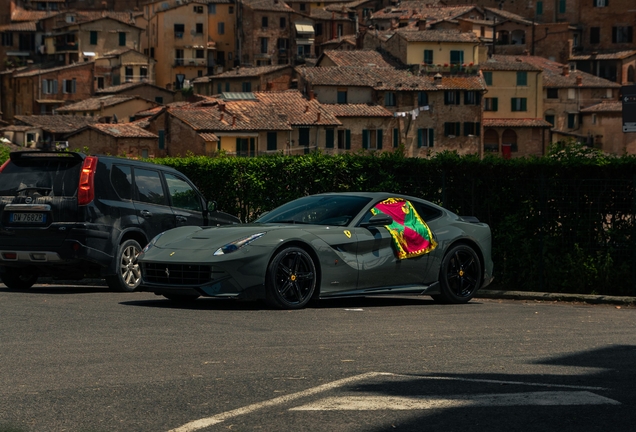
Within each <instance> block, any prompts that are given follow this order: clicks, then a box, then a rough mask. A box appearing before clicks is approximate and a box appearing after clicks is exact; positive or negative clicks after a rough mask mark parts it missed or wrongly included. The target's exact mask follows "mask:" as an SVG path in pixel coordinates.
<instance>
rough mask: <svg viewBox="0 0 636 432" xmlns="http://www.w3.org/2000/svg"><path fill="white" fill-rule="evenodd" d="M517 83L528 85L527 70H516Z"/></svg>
mask: <svg viewBox="0 0 636 432" xmlns="http://www.w3.org/2000/svg"><path fill="white" fill-rule="evenodd" d="M517 85H518V86H527V85H528V72H526V71H518V72H517Z"/></svg>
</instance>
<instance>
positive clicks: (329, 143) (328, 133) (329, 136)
mask: <svg viewBox="0 0 636 432" xmlns="http://www.w3.org/2000/svg"><path fill="white" fill-rule="evenodd" d="M333 137H334V133H333V129H326V130H325V141H326V142H325V147H327V148H333V140H334V139H333Z"/></svg>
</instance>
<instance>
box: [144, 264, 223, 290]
mask: <svg viewBox="0 0 636 432" xmlns="http://www.w3.org/2000/svg"><path fill="white" fill-rule="evenodd" d="M211 270H212V267H211V266H209V265H194V264H155V263H142V266H141V271H142V272H143V276H144V280H145V281H146V282H150V283H158V284H162V285H203V284H206V283H208V282H210V281H211V280H212V278H211V275H210V272H211Z"/></svg>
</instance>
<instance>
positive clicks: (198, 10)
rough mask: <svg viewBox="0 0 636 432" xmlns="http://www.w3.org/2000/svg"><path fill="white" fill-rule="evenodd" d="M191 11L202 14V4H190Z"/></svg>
mask: <svg viewBox="0 0 636 432" xmlns="http://www.w3.org/2000/svg"><path fill="white" fill-rule="evenodd" d="M192 11H193V12H194V13H197V14H202V13H203V6H202V5H194V6H192Z"/></svg>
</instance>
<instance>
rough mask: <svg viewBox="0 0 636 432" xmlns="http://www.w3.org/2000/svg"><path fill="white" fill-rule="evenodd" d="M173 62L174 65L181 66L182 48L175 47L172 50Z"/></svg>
mask: <svg viewBox="0 0 636 432" xmlns="http://www.w3.org/2000/svg"><path fill="white" fill-rule="evenodd" d="M174 64H175V65H176V66H183V50H182V49H177V50H175V51H174Z"/></svg>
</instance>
